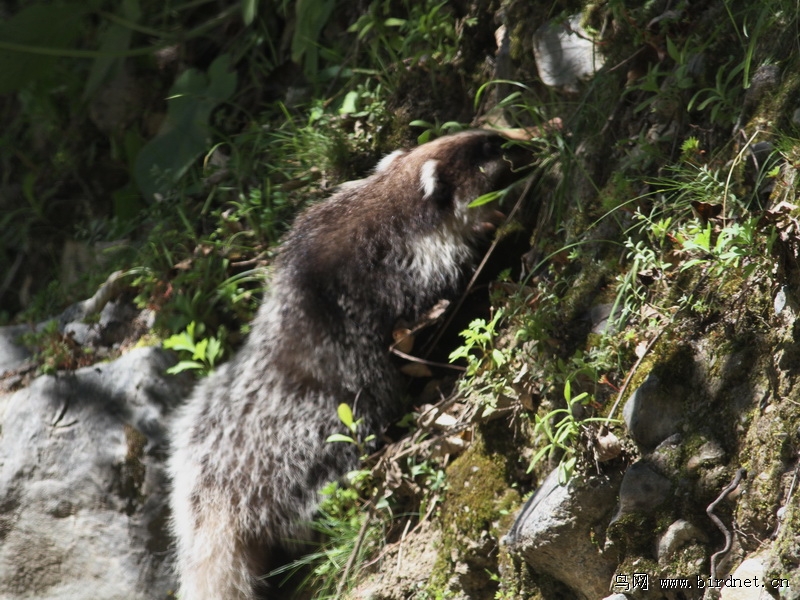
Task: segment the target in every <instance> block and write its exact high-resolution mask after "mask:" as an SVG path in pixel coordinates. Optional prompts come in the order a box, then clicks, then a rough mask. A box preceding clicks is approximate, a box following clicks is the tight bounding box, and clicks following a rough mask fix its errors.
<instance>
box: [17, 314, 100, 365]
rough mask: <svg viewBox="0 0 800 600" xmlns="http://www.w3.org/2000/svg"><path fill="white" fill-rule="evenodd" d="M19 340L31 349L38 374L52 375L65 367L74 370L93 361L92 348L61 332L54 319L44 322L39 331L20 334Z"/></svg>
mask: <svg viewBox="0 0 800 600" xmlns="http://www.w3.org/2000/svg"><path fill="white" fill-rule="evenodd" d="M20 342H21V343H22V345H23V346H26V347H27V348H30V349H31V350H32V351H33V360H34V362H36V363H37V364H38V365H39V367H38V372H39V373H40V374H44V375H53V374H55V373H56V372H57V371H60V370H65V369H66V370H70V371H74V370H75V369H78V368H80V367H85V366H87V365H90V364H92V362H94V358H93V355H94V350H93V349H92V348H91V347H89V346H81V345H79V344H78V343H77V342H76V341H75V340H74V339H73V338H72V336H70V335H67V334H64V333H62V332H61V330H60V329H59V327H58V322H57V321H55V320H52V321H48V322H47V323H45V325H44V326H43V327H42V328H41V329H40V330H39V331H34V332H30V333H24V334H22V336H20Z"/></svg>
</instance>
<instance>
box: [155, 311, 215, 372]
mask: <svg viewBox="0 0 800 600" xmlns="http://www.w3.org/2000/svg"><path fill="white" fill-rule="evenodd" d="M204 329H205V327H204V326H203V325H202V323H201V324H200V326H199V327H198V326H197V324H196V323H195V322H194V321H192V322H191V323H189V325H188V326H187V327H186V329H185V330H184V331H182V332H181V333H176V334H175V335H172V336H170V337H168V338H167V339H166V340H164V343H163V346H164V348H167V349H169V350H175V351H176V352H178V353H182V355H183V356H186V355H188V356H189V357H190V358H184V359H183V360H181V361H180V362H178V364H176V365H175V366H172V367H170V368H169V369H167V373H169V374H171V375H175V374H177V373H182V372H183V371H195V372H197V373H198V374H200V375H209V374H211V373H212V372H213V371H214V366H215V365H216V364H217V361H218V360H219V359H220V358H222V355H223V348H222V343H221V342H220V341H219V339H218V338H215V337H207V338H202V339H199V340H198V339H197V337H198V336H200V335H202V334H203V331H204Z"/></svg>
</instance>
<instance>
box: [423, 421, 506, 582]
mask: <svg viewBox="0 0 800 600" xmlns="http://www.w3.org/2000/svg"><path fill="white" fill-rule="evenodd" d="M487 428H488V430H489V432H492V430H493V429H494V428H496V426H494V425H491V424H490V425H488V426H487ZM494 433H502V435H491V436H490V435H487V431H484V432H482V433H480V434H479V435H478V436H477V439H476V441H475V442H474V443H473V445H472V446H471V447H470V448H469V450H467V452H465V453H464V454H463V455H462V456H460V457H459V458H457V459H456V460H455V461H454V462H453V464H452V465H450V467H449V468H448V469H447V480H448V489H447V493H446V495H445V500H444V503H443V506H442V511H441V524H442V532H443V535H442V547H441V548H440V549H439V556H438V558H437V561H436V565H435V567H434V570H433V573H432V574H431V578H430V581H429V592H430V593H434V594H438V593H441V592H442V591H443V590H446V589H448V588H449V587H451V586H452V585H454V582H452V581H451V576H452V575H453V573H454V572H455V571H456V568H455V565H456V563H461V562H463V563H466V564H467V565H469V566H470V567H471V568H470V569H469V572H470V575H469V580H464V579H463V578H462V579H461V580H459V581H458V582H457V584H455V585H456V587H460V588H473V587H478V588H485V586H490V587H497V581H496V578H494V579H495V580H494V581H492V579H493V578H492V577H489V575H488V573H487V570H488V571H491V572H496V571H497V546H498V539H499V537H501V536H502V535H504V534H505V532H506V530H507V529H506V526H507V525H508V524H509V519H510V516H509V515H510V513H511V511H512V509H514V508H516V507H518V506H519V504H520V495H519V492H517V491H516V490H514V489H511V488H510V487H509V483H508V482H509V480H510V479H511V478H512V475H511V473H510V471H511V466H510V465H509V460H510V459H509V457H510V456H515V455H516V453H510V452H509V442H507V441H506V440H507V438H508V437H509V436H508V432H507V431H506V430H503V431H502V432H499V431H495V432H494ZM476 567H477V568H476Z"/></svg>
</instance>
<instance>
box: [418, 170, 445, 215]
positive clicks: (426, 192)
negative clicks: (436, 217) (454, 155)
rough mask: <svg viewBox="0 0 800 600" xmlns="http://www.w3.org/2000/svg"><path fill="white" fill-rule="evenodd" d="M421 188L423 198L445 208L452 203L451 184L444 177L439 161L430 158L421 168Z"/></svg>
mask: <svg viewBox="0 0 800 600" xmlns="http://www.w3.org/2000/svg"><path fill="white" fill-rule="evenodd" d="M419 189H420V191H421V192H422V198H423V199H424V200H427V201H429V202H432V203H434V204H436V206H438V207H439V208H444V207H445V206H447V205H448V204H449V203H450V197H451V195H452V194H451V193H450V192H451V190H450V186H449V185H448V184H447V182H446V181H445V180H444V178H443V177H442V172H441V169H440V165H439V161H437V160H434V159H430V160H426V161H425V162H424V163H423V164H422V168H421V169H420V170H419Z"/></svg>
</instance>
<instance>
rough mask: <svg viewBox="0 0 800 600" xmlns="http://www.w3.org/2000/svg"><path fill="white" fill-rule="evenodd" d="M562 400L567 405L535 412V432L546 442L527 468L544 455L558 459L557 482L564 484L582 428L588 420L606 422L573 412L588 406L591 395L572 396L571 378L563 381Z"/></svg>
mask: <svg viewBox="0 0 800 600" xmlns="http://www.w3.org/2000/svg"><path fill="white" fill-rule="evenodd" d="M564 400H565V401H566V403H567V408H557V409H555V410H552V411H550V412H549V413H547V414H546V415H545V416H543V417H540V416H539V415H536V417H535V418H536V425H535V426H534V429H533V431H534V435H536V434H544V436H545V444H544V445H543V446H542V447H541V448H540V449H539V450H538V451H537V452H536V454H534V456H533V459H532V460H531V464H530V465H529V467H528V471H529V472H530V471H532V470H533V469H534V468H535V467H536V465H537V464H539V462H541V461H542V460H543V459H545V458H549V459H553V458H558V460H559V462H558V482H559V483H560V484H561V485H564V484H566V483H567V481H569V479H570V478H571V477H572V474H573V473H574V472H575V466H576V465H577V462H578V451H579V444H580V434H581V431H582V430H583V429H584V428H585V427H586V425H587V424H589V423H601V422H602V423H607V422H608V420H607V419H605V418H601V417H587V418H583V419H580V418H577V417H576V416H575V414H576V413H577V412H578V411H580V410H582V409H581V408H578V407H579V406H583V407H585V406H587V405H588V404H589V403H590V402H591V401H592V398H591V396H589V394H588V393H587V392H582V393H580V394H578V395H577V396H575V397H573V396H572V386H571V383H570V380H569V379H567V380H566V381H565V382H564Z"/></svg>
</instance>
